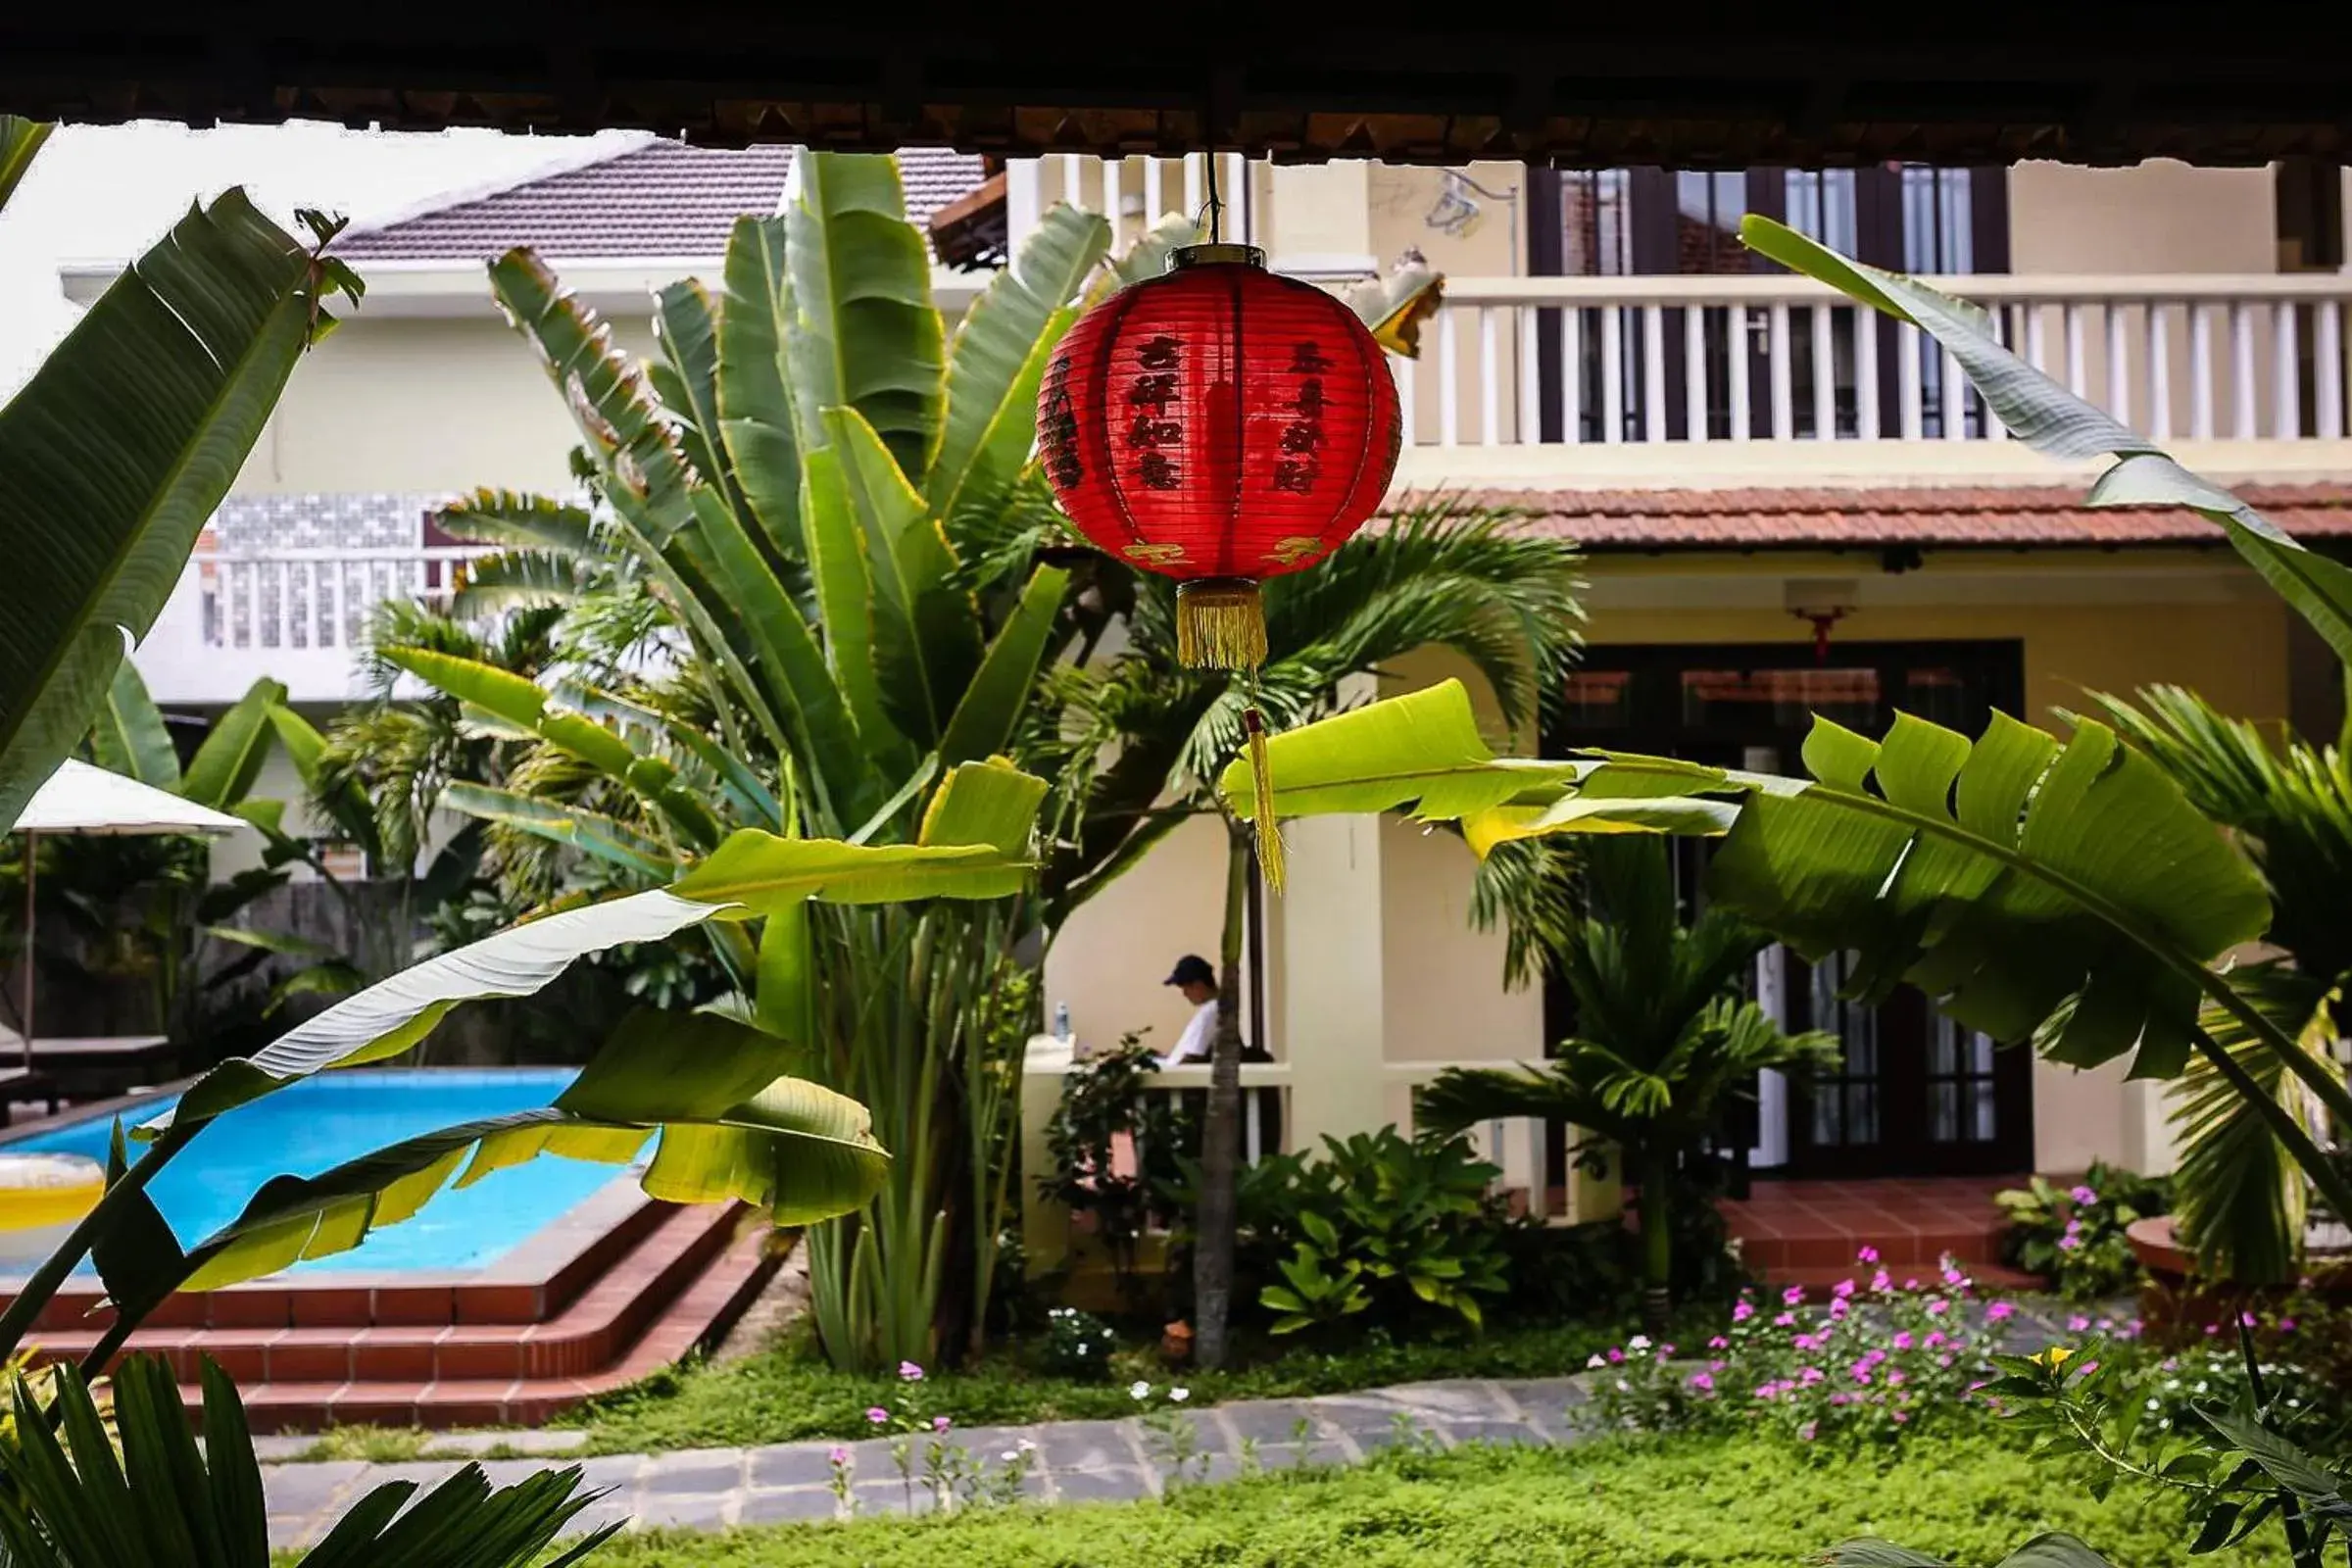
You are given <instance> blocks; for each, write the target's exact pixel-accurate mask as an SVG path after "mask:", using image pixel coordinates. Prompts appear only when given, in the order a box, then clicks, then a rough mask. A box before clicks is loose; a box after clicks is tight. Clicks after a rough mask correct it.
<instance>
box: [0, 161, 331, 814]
mask: <svg viewBox="0 0 2352 1568" xmlns="http://www.w3.org/2000/svg"><path fill="white" fill-rule="evenodd" d="M24 143H25V137H24V136H23V135H21V134H18V133H15V132H12V133H11V136H10V142H9V145H10V147H11V148H12V149H13V151H14V155H15V156H17V157H19V158H21V157H22V156H23V155H24ZM334 286H336V285H335V283H333V282H331V281H328V280H327V277H326V274H325V272H324V271H323V270H321V269H319V268H317V267H315V266H314V264H313V261H312V258H311V256H310V255H309V254H308V253H307V252H306V251H305V250H304V249H303V248H302V246H300V245H299V244H297V243H296V242H295V241H294V239H293V238H292V237H291V236H289V235H288V234H286V233H285V232H284V231H283V230H281V229H279V228H278V227H277V225H276V224H274V223H272V222H270V221H269V220H268V219H266V218H264V217H263V216H262V215H261V214H260V213H259V212H258V211H256V210H255V208H254V206H253V204H252V203H251V202H249V201H248V200H246V198H245V196H244V193H243V192H241V191H233V190H232V191H230V192H229V193H227V194H226V195H224V196H222V197H221V199H220V200H218V201H216V202H215V203H214V204H213V205H212V206H211V207H209V208H194V209H191V210H190V211H189V213H188V215H187V216H186V217H185V218H183V219H181V220H180V221H179V222H178V223H177V224H176V225H175V226H174V227H173V228H172V232H171V233H170V234H169V235H167V236H165V238H164V239H163V240H162V241H161V242H160V243H158V244H157V245H156V246H155V248H154V249H152V250H150V251H149V252H147V254H146V255H144V256H142V257H141V258H140V259H139V260H138V261H136V262H134V263H133V264H131V266H130V268H129V269H128V270H126V271H124V272H123V275H122V276H121V277H119V278H117V279H116V280H115V282H114V283H113V284H112V285H111V286H110V287H109V288H108V289H107V291H106V292H105V293H104V294H103V295H101V296H100V297H99V299H98V302H97V303H96V304H95V305H93V306H91V307H90V309H89V311H88V312H87V313H86V314H85V315H83V317H82V318H81V319H80V320H79V321H78V322H76V323H75V324H74V327H73V331H72V332H70V333H68V334H67V336H66V339H65V341H64V342H63V343H61V344H59V345H58V347H57V349H56V350H55V352H53V353H52V354H51V355H50V356H49V358H48V360H47V361H46V362H45V363H44V364H43V365H42V366H41V368H39V369H38V370H36V371H35V372H34V373H33V376H32V379H31V380H29V381H28V382H26V383H25V386H24V388H23V389H22V390H21V391H19V392H18V393H17V395H16V396H15V397H14V398H13V399H11V400H10V401H9V403H8V405H7V407H6V408H4V409H0V475H6V482H5V483H0V539H5V540H7V541H8V553H9V554H8V567H9V569H8V576H7V588H6V595H5V598H4V599H0V830H5V829H6V828H7V827H8V826H9V825H11V824H13V823H14V822H15V821H16V819H17V813H18V812H19V811H21V810H22V809H24V806H25V801H26V800H28V799H30V797H31V794H32V791H33V790H34V789H35V788H37V787H38V786H39V785H40V783H41V782H42V781H43V780H44V779H46V778H47V777H48V776H49V775H50V773H52V772H54V771H55V770H56V767H57V764H58V762H59V761H61V760H63V759H64V758H65V757H66V755H67V754H68V753H69V752H71V751H72V750H73V747H74V745H75V744H76V743H77V742H79V741H80V739H81V738H82V736H83V735H84V734H85V733H86V732H87V731H88V729H89V724H90V717H91V715H92V713H94V712H95V711H97V708H98V706H99V704H100V703H101V702H102V701H103V700H104V698H105V695H106V692H107V689H108V686H109V684H110V683H111V682H112V680H113V678H114V673H115V668H116V666H117V665H118V664H120V663H121V662H123V651H124V648H125V646H126V645H127V643H128V642H133V641H136V640H137V639H139V638H141V637H144V636H145V635H146V634H147V629H148V628H149V627H150V626H151V625H153V624H154V622H155V617H156V614H157V613H159V612H160V611H161V610H162V608H163V605H164V601H165V600H166V599H167V598H169V597H170V595H171V593H172V586H173V584H174V583H176V582H177V581H178V578H179V573H180V568H181V566H182V565H183V564H185V563H186V561H187V559H188V552H189V550H190V549H191V548H193V547H194V545H195V542H196V534H197V531H198V530H199V529H201V528H202V527H203V526H204V522H205V519H206V518H207V517H209V516H211V515H212V513H213V511H214V509H215V508H216V507H218V506H219V505H220V503H221V497H222V496H223V495H225V494H226V493H227V491H228V486H229V484H230V482H231V481H232V480H233V479H234V478H235V476H236V472H237V469H238V467H239V466H240V465H242V464H243V462H244V461H245V455H246V454H247V453H248V452H249V451H251V450H252V447H253V443H254V441H255V440H256V439H257V438H258V437H259V436H260V434H261V431H262V426H263V423H264V422H265V421H266V420H267V419H268V418H269V417H270V409H271V408H272V407H273V406H274V405H275V404H276V402H277V398H278V394H279V393H280V392H281V391H282V390H283V389H284V387H285V384H286V378H287V376H288V375H290V374H291V373H292V372H293V369H294V364H295V361H296V360H297V359H298V358H299V357H300V356H301V354H302V351H303V348H304V347H305V345H307V344H308V343H310V342H311V341H312V339H313V336H314V333H315V330H316V329H317V328H318V326H319V324H320V318H319V301H320V299H321V297H322V296H323V294H324V293H325V291H326V290H327V289H329V288H331V287H334Z"/></svg>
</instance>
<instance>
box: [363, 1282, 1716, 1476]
mask: <svg viewBox="0 0 2352 1568" xmlns="http://www.w3.org/2000/svg"><path fill="white" fill-rule="evenodd" d="M1718 1315H1720V1314H1718ZM1624 1333H1625V1330H1624V1329H1623V1327H1622V1326H1621V1325H1614V1324H1603V1323H1590V1324H1588V1323H1576V1324H1565V1325H1549V1326H1545V1327H1542V1328H1501V1329H1495V1330H1494V1331H1492V1332H1490V1333H1488V1334H1486V1335H1484V1336H1482V1337H1478V1338H1471V1337H1468V1336H1464V1337H1461V1338H1451V1339H1445V1340H1437V1339H1430V1340H1422V1341H1417V1342H1415V1343H1413V1344H1410V1345H1404V1344H1386V1345H1367V1346H1358V1347H1354V1348H1349V1349H1347V1350H1343V1351H1334V1352H1329V1353H1326V1352H1324V1351H1320V1350H1316V1349H1313V1348H1305V1347H1299V1346H1286V1345H1284V1344H1282V1342H1275V1343H1274V1344H1273V1345H1272V1346H1268V1347H1264V1348H1262V1349H1263V1358H1262V1359H1258V1360H1255V1361H1253V1362H1250V1363H1249V1364H1245V1365H1243V1366H1240V1367H1237V1368H1235V1369H1233V1370H1230V1371H1226V1372H1214V1373H1209V1372H1199V1373H1187V1374H1171V1373H1170V1372H1168V1370H1167V1369H1166V1368H1164V1367H1162V1366H1160V1365H1159V1363H1158V1361H1157V1359H1156V1358H1155V1357H1152V1356H1150V1355H1148V1354H1146V1353H1143V1352H1137V1351H1129V1352H1125V1353H1124V1354H1123V1355H1122V1356H1121V1357H1120V1358H1119V1359H1118V1360H1117V1361H1114V1363H1113V1365H1114V1366H1115V1367H1116V1369H1117V1375H1116V1376H1114V1377H1113V1378H1112V1379H1110V1380H1109V1381H1107V1382H1100V1383H1080V1382H1077V1381H1075V1380H1073V1379H1069V1378H1056V1377H1048V1376H1045V1375H1043V1374H1041V1373H1037V1372H1033V1371H1031V1370H1029V1369H1027V1368H1026V1367H1024V1366H1022V1365H1021V1364H1019V1363H1018V1362H1017V1361H1015V1360H1013V1359H1010V1358H1000V1359H993V1360H989V1361H985V1362H983V1363H981V1364H980V1365H978V1366H976V1367H974V1368H972V1369H970V1370H968V1371H964V1372H957V1373H949V1374H940V1375H935V1376H933V1377H930V1378H928V1379H926V1380H925V1382H924V1385H923V1398H924V1400H925V1405H924V1408H925V1409H926V1410H927V1411H929V1412H930V1413H933V1414H939V1415H947V1416H952V1417H954V1418H955V1420H956V1424H957V1425H958V1426H995V1425H1000V1424H1010V1423H1015V1422H1029V1421H1063V1420H1088V1419H1095V1418H1100V1417H1105V1416H1122V1415H1130V1414H1133V1413H1134V1410H1135V1402H1134V1400H1132V1399H1131V1398H1129V1397H1128V1394H1127V1385H1128V1384H1129V1383H1130V1382H1131V1381H1133V1380H1134V1379H1137V1378H1142V1379H1144V1380H1146V1381H1148V1382H1151V1383H1152V1384H1153V1385H1155V1386H1160V1385H1165V1384H1168V1383H1170V1382H1175V1383H1182V1384H1184V1385H1186V1386H1188V1387H1189V1388H1190V1389H1191V1390H1192V1393H1193V1401H1194V1403H1195V1404H1196V1405H1198V1404H1201V1403H1208V1402H1214V1401H1217V1400H1224V1399H1257V1398H1279V1397H1292V1396H1298V1395H1308V1394H1340V1393H1345V1392H1347V1391H1348V1390H1352V1389H1369V1388H1379V1387H1382V1386H1383V1385H1387V1384H1393V1383H1412V1382H1418V1381H1421V1380H1423V1379H1428V1378H1483V1377H1496V1378H1509V1377H1556V1376H1559V1375H1562V1374H1564V1373H1567V1372H1571V1371H1575V1370H1578V1369H1581V1368H1582V1367H1583V1366H1584V1364H1585V1358H1586V1357H1587V1356H1589V1355H1591V1354H1592V1353H1593V1351H1594V1350H1597V1349H1603V1348H1607V1347H1608V1346H1611V1345H1614V1344H1616V1343H1618V1342H1619V1341H1620V1340H1621V1339H1622V1338H1623V1337H1624ZM899 1392H900V1391H899V1387H898V1383H897V1380H896V1379H892V1378H879V1379H877V1378H866V1377H855V1376H851V1375H848V1374H845V1373H840V1372H836V1371H834V1370H833V1369H832V1368H831V1367H829V1366H827V1365H826V1364H825V1363H824V1362H822V1361H820V1360H817V1359H815V1358H813V1357H812V1356H810V1355H809V1353H808V1351H807V1350H806V1349H805V1348H801V1347H799V1346H795V1345H780V1346H778V1347H776V1348H772V1349H769V1350H767V1351H764V1352H762V1353H760V1354H759V1355H756V1356H752V1357H750V1358H749V1359H746V1360H742V1361H737V1362H734V1363H732V1364H731V1365H728V1366H723V1367H716V1366H704V1365H692V1364H690V1365H685V1366H681V1367H677V1368H674V1369H672V1370H669V1371H666V1372H662V1373H657V1374H656V1375H655V1376H653V1377H650V1378H648V1379H646V1380H645V1381H644V1382H642V1383H639V1384H636V1385H633V1386H632V1387H630V1388H628V1389H624V1390H621V1391H620V1392H619V1393H617V1394H613V1395H608V1396H607V1397H604V1398H602V1399H598V1400H595V1401H593V1402H591V1403H590V1404H587V1405H584V1406H582V1407H581V1408H579V1409H577V1410H574V1411H571V1412H568V1413H566V1414H564V1415H562V1416H559V1417H557V1419H556V1421H555V1422H554V1423H553V1424H555V1425H560V1426H585V1427H586V1428H587V1429H588V1433H589V1451H591V1452H596V1453H639V1452H648V1451H653V1450H658V1449H663V1448H704V1447H733V1446H740V1445H748V1444H760V1443H787V1442H791V1441H793V1440H795V1439H801V1438H859V1437H865V1436H867V1435H868V1434H869V1433H870V1432H871V1430H872V1429H871V1428H870V1427H869V1426H868V1425H867V1424H866V1419H865V1412H866V1409H867V1407H868V1406H870V1405H874V1404H878V1403H884V1402H888V1401H889V1400H890V1399H891V1397H893V1396H895V1395H896V1394H898V1393H899ZM338 1441H349V1440H348V1439H339V1440H338Z"/></svg>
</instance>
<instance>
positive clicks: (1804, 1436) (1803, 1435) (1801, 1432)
mask: <svg viewBox="0 0 2352 1568" xmlns="http://www.w3.org/2000/svg"><path fill="white" fill-rule="evenodd" d="M1818 1429H1819V1423H1817V1422H1812V1421H1808V1422H1806V1423H1805V1424H1804V1425H1803V1426H1801V1427H1798V1428H1797V1429H1796V1441H1797V1442H1799V1443H1811V1442H1812V1441H1813V1434H1814V1432H1815V1431H1817V1430H1818Z"/></svg>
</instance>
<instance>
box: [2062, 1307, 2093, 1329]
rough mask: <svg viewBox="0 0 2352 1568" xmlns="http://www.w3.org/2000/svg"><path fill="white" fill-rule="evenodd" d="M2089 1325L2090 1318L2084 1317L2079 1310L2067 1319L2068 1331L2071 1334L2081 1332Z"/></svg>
mask: <svg viewBox="0 0 2352 1568" xmlns="http://www.w3.org/2000/svg"><path fill="white" fill-rule="evenodd" d="M2089 1327H2090V1319H2088V1318H2086V1317H2084V1316H2083V1315H2082V1313H2080V1312H2077V1313H2076V1314H2075V1315H2074V1316H2073V1317H2070V1318H2068V1319H2067V1320H2066V1332H2067V1333H2069V1334H2080V1333H2082V1331H2083V1330H2085V1329H2087V1328H2089Z"/></svg>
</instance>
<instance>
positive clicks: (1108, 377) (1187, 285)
mask: <svg viewBox="0 0 2352 1568" xmlns="http://www.w3.org/2000/svg"><path fill="white" fill-rule="evenodd" d="M1400 429H1401V420H1400V418H1399V417H1398V414H1397V384H1396V382H1395V381H1393V380H1392V379H1391V378H1390V374H1389V368H1388V365H1387V362H1386V359H1385V357H1384V355H1383V353H1382V350H1381V347H1380V345H1379V344H1378V343H1376V342H1374V341H1373V339H1372V334H1371V333H1370V332H1369V331H1367V330H1366V329H1365V327H1364V325H1363V323H1362V322H1360V321H1358V320H1357V319H1356V318H1355V315H1354V313H1353V312H1351V311H1350V310H1348V307H1347V306H1345V305H1343V304H1342V303H1340V301H1338V300H1336V299H1334V298H1332V297H1331V296H1330V295H1329V294H1326V293H1324V292H1323V291H1322V290H1321V289H1318V288H1315V287H1314V286H1312V285H1311V284H1307V283H1301V282H1299V281H1297V280H1296V279H1293V278H1287V277H1280V276H1277V275H1275V274H1274V273H1271V272H1268V271H1267V270H1265V258H1264V254H1263V253H1262V252H1260V251H1258V250H1257V249H1256V248H1255V247H1253V246H1246V245H1194V246H1187V247H1184V248H1182V249H1179V250H1178V251H1177V252H1176V253H1175V255H1174V257H1173V258H1172V260H1171V265H1170V269H1169V270H1168V272H1167V273H1166V274H1165V275H1164V276H1161V277H1156V278H1151V279H1148V280H1146V281H1144V282H1141V283H1137V284H1134V285H1133V286H1131V287H1129V288H1126V289H1123V290H1121V291H1120V292H1119V293H1118V294H1116V295H1114V296H1112V297H1111V298H1110V299H1108V300H1106V301H1104V302H1103V304H1102V305H1099V306H1097V307H1096V308H1095V309H1094V310H1092V311H1090V312H1088V313H1087V315H1086V316H1085V318H1084V319H1081V320H1080V321H1079V322H1078V323H1077V324H1076V325H1075V326H1073V327H1071V328H1070V330H1069V332H1068V333H1067V335H1065V336H1064V337H1063V338H1062V340H1061V342H1060V344H1059V345H1058V346H1057V347H1056V349H1055V350H1054V358H1053V360H1052V361H1051V362H1050V363H1049V365H1048V366H1047V369H1046V376H1045V382H1044V385H1043V386H1042V388H1041V389H1040V391H1039V394H1038V428H1037V435H1038V446H1039V455H1040V457H1041V458H1042V460H1043V462H1044V465H1045V469H1046V474H1047V476H1048V478H1049V479H1051V481H1052V482H1053V485H1054V494H1055V495H1057V496H1058V497H1059V498H1060V500H1061V505H1062V509H1063V510H1064V511H1065V512H1067V513H1068V514H1069V516H1070V520H1071V521H1072V522H1074V523H1076V524H1077V525H1078V528H1079V530H1080V531H1081V532H1082V533H1084V534H1085V535H1086V536H1087V538H1089V539H1091V540H1093V541H1094V542H1095V544H1096V545H1098V546H1100V547H1101V548H1102V549H1103V551H1105V552H1106V553H1108V554H1109V555H1111V556H1114V557H1116V558H1117V559H1119V560H1121V561H1125V562H1127V563H1129V564H1132V565H1136V566H1140V567H1143V568H1144V569H1146V570H1149V571H1155V572H1159V573H1161V574H1163V575H1165V576H1169V577H1174V578H1177V579H1179V582H1180V586H1179V587H1178V589H1177V597H1176V603H1177V616H1176V630H1177V648H1178V654H1179V657H1180V658H1182V659H1183V661H1184V662H1185V663H1187V664H1189V665H1193V666H1195V667H1210V668H1220V669H1238V670H1254V669H1255V668H1256V667H1257V666H1258V665H1259V664H1261V663H1262V662H1264V660H1265V655H1266V627H1265V617H1264V613H1263V611H1262V608H1261V605H1260V601H1259V597H1258V586H1257V585H1258V582H1259V580H1260V579H1261V578H1265V577H1271V576H1275V575H1278V574H1280V573H1283V572H1289V571H1299V570H1302V569H1303V568H1305V567H1307V566H1311V565H1313V564H1315V563H1316V562H1318V561H1321V560H1322V559H1323V558H1324V557H1325V556H1327V555H1329V554H1330V553H1331V552H1332V551H1333V550H1335V549H1337V548H1338V547H1339V545H1340V544H1341V542H1342V541H1344V540H1346V539H1347V538H1348V535H1349V534H1352V533H1353V532H1355V530H1356V529H1357V528H1359V527H1361V526H1362V525H1363V523H1364V520H1365V519H1366V518H1368V517H1370V516H1371V515H1372V514H1373V513H1374V512H1375V511H1376V510H1378V508H1379V506H1380V503H1381V500H1382V498H1383V497H1384V496H1386V495H1387V493H1388V488H1389V480H1390V477H1391V476H1392V475H1393V474H1394V473H1395V472H1396V468H1397V442H1398V437H1399V432H1400ZM1246 718H1247V722H1248V725H1249V735H1250V757H1251V763H1252V766H1253V770H1254V772H1255V774H1256V778H1257V786H1258V799H1259V809H1258V830H1259V842H1260V846H1261V859H1262V860H1263V861H1264V864H1265V867H1266V871H1267V877H1268V880H1269V881H1271V882H1274V883H1275V884H1276V885H1277V886H1279V885H1280V881H1281V856H1280V840H1279V838H1278V837H1277V836H1276V835H1275V833H1274V828H1273V821H1272V817H1271V813H1270V809H1269V808H1270V802H1271V790H1270V787H1269V785H1268V782H1267V778H1266V769H1265V764H1264V744H1263V742H1264V722H1263V720H1262V719H1261V718H1260V717H1259V715H1258V713H1257V711H1256V709H1255V707H1254V706H1252V707H1251V709H1250V711H1249V713H1248V714H1247V715H1246Z"/></svg>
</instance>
